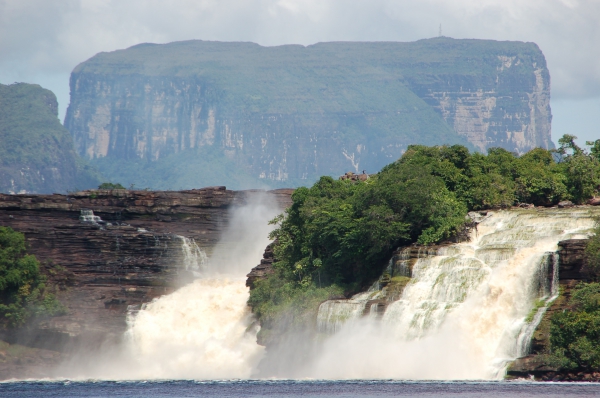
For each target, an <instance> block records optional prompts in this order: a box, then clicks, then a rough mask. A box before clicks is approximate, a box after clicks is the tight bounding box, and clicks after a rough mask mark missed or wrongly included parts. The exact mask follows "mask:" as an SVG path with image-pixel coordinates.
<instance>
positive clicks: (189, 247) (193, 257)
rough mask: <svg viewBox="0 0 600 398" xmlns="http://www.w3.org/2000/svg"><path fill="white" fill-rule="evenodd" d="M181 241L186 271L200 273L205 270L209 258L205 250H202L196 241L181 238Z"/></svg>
mask: <svg viewBox="0 0 600 398" xmlns="http://www.w3.org/2000/svg"><path fill="white" fill-rule="evenodd" d="M177 238H179V240H181V252H182V262H183V266H184V268H185V270H186V271H194V272H199V271H202V270H204V269H205V267H206V265H207V263H208V257H207V256H206V253H205V252H204V250H202V249H200V247H199V246H198V244H196V241H195V240H194V239H191V238H188V237H185V236H179V235H177Z"/></svg>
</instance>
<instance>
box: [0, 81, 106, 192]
mask: <svg viewBox="0 0 600 398" xmlns="http://www.w3.org/2000/svg"><path fill="white" fill-rule="evenodd" d="M57 116H58V103H57V101H56V96H55V95H54V94H53V93H52V92H51V91H50V90H46V89H43V88H42V87H40V86H38V85H36V84H26V83H16V84H12V85H3V84H0V142H1V145H0V191H1V192H6V193H26V192H28V193H52V192H67V191H68V190H74V189H77V188H79V189H85V188H91V187H93V186H95V185H98V178H99V177H98V175H97V173H95V172H94V171H93V170H92V169H91V168H90V167H89V166H87V165H86V164H85V163H84V162H82V161H81V159H80V158H79V157H78V155H77V154H76V153H75V151H74V147H73V139H72V137H71V136H70V135H69V132H68V131H67V130H66V129H65V128H64V127H63V126H62V125H61V124H60V121H59V120H58V117H57Z"/></svg>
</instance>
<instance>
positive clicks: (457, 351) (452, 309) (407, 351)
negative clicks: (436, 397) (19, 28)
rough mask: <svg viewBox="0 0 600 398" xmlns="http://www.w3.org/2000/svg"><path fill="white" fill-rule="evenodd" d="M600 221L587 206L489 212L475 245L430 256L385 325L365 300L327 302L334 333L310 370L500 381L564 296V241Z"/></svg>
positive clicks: (327, 327) (324, 319)
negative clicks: (367, 311) (367, 312)
mask: <svg viewBox="0 0 600 398" xmlns="http://www.w3.org/2000/svg"><path fill="white" fill-rule="evenodd" d="M599 215H600V209H595V208H588V207H581V208H574V209H569V210H563V209H561V210H559V209H527V210H510V211H498V212H490V214H489V216H488V217H486V218H484V219H482V220H481V222H480V223H479V224H478V226H477V229H476V230H474V231H472V236H471V240H470V241H469V242H464V243H458V244H453V245H450V246H447V247H443V248H441V249H438V250H436V251H431V250H424V253H423V254H424V255H423V256H421V255H420V257H421V258H419V259H418V260H417V261H416V263H415V264H414V266H413V268H412V279H411V281H410V283H408V285H407V286H406V288H405V289H404V291H403V292H402V294H401V296H400V298H399V299H398V300H396V301H393V302H391V303H389V304H388V306H387V309H386V311H385V313H384V314H383V317H382V318H381V320H380V321H376V318H374V317H362V316H357V315H356V314H358V313H361V314H362V312H360V311H359V310H358V309H356V308H355V307H356V306H359V305H360V303H361V301H360V300H358V298H360V297H363V296H360V295H357V296H355V297H353V298H352V300H349V301H343V300H342V301H330V302H326V303H323V304H322V305H321V307H320V308H319V314H318V319H319V328H320V330H322V331H326V332H328V333H333V335H332V336H331V337H329V338H328V339H327V340H326V341H325V342H324V343H323V348H322V352H321V354H320V356H319V358H317V359H316V360H315V362H314V363H313V364H311V368H310V369H309V370H307V373H308V374H309V375H310V376H311V377H321V378H323V377H324V378H348V377H360V378H371V377H374V378H388V377H389V378H416V379H423V378H426V379H495V378H501V377H502V376H503V375H504V371H505V367H506V363H507V362H509V361H511V360H514V359H515V358H517V357H520V356H523V355H526V354H527V352H528V350H529V342H530V340H531V336H532V334H533V332H534V331H535V328H536V327H537V324H538V323H539V321H540V320H541V318H542V316H543V313H544V311H545V309H546V308H547V306H548V305H549V304H550V303H551V302H552V300H554V298H555V297H556V295H557V293H558V287H557V286H558V283H557V281H558V267H557V260H556V257H557V256H555V255H554V254H553V253H554V252H555V251H556V250H557V243H558V242H559V241H561V240H565V239H572V238H583V237H586V236H588V235H589V234H590V233H591V230H592V228H593V226H594V223H595V217H597V216H599ZM405 268H406V267H405ZM549 275H551V276H550V277H549ZM369 294H370V295H372V296H374V295H376V294H377V292H370V293H369ZM364 301H365V302H366V300H364ZM363 308H364V305H363ZM327 323H329V324H327ZM367 341H368V343H367Z"/></svg>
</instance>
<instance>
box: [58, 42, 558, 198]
mask: <svg viewBox="0 0 600 398" xmlns="http://www.w3.org/2000/svg"><path fill="white" fill-rule="evenodd" d="M549 98H550V79H549V73H548V70H547V69H546V63H545V59H544V56H543V54H542V53H541V51H540V50H539V48H538V47H537V46H536V45H535V44H533V43H521V42H494V41H481V40H453V39H449V38H436V39H430V40H421V41H418V42H414V43H391V42H389V43H319V44H315V45H312V46H308V47H303V46H298V45H287V46H279V47H261V46H259V45H256V44H252V43H220V42H203V41H188V42H178V43H170V44H165V45H154V44H143V45H138V46H134V47H131V48H129V49H126V50H120V51H115V52H111V53H101V54H98V55H96V56H94V57H92V58H91V59H89V60H88V61H86V62H84V63H82V64H80V65H79V66H77V67H76V68H75V70H74V71H73V73H72V75H71V104H70V106H69V109H68V111H67V116H66V119H65V126H66V127H67V128H68V129H69V131H70V132H71V134H72V135H73V137H74V140H75V145H76V148H77V152H78V153H79V154H80V155H82V156H84V157H86V158H88V159H91V160H92V161H93V163H94V164H96V165H97V166H98V167H99V168H100V169H101V171H102V172H103V173H104V174H105V175H106V176H107V177H108V178H109V179H111V180H115V181H117V180H118V181H120V182H122V183H123V184H130V183H135V184H136V185H138V186H151V187H155V188H156V187H160V188H179V187H193V186H202V185H205V184H211V183H217V182H216V181H215V180H217V179H220V180H221V182H220V183H227V185H228V186H238V187H239V186H248V185H252V184H256V183H257V182H263V183H265V184H267V185H274V184H275V185H276V184H277V182H278V181H287V183H286V185H289V184H300V183H306V182H308V181H307V180H312V179H315V178H317V176H320V175H323V174H330V175H339V174H342V173H343V172H345V171H347V170H353V171H355V172H359V171H361V170H363V169H366V170H367V171H369V172H375V171H378V170H379V169H380V168H381V167H383V166H384V165H385V164H387V163H389V162H390V161H393V160H395V159H396V158H398V157H399V156H400V154H401V153H402V152H403V151H404V150H405V149H406V147H407V146H408V145H410V144H419V143H420V144H428V145H433V144H455V143H465V142H470V143H471V145H472V146H473V147H475V148H477V149H479V150H485V149H486V148H490V147H497V146H499V147H504V148H506V149H509V150H511V151H516V152H519V153H523V152H525V151H527V150H529V149H532V148H534V147H538V146H541V147H544V148H548V147H551V146H552V143H551V141H550V120H551V116H550V106H549ZM174 169H176V170H177V171H178V172H177V173H172V171H173V170H174ZM231 170H235V172H231Z"/></svg>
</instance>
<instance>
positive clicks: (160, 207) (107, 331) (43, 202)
mask: <svg viewBox="0 0 600 398" xmlns="http://www.w3.org/2000/svg"><path fill="white" fill-rule="evenodd" d="M290 193H291V192H290V191H289V190H278V191H270V192H268V193H267V196H269V197H271V198H272V199H273V203H274V205H277V206H279V207H281V208H284V207H285V206H286V205H287V204H288V202H289V196H290ZM261 194H262V193H261V192H260V191H239V192H236V191H231V190H227V189H225V187H213V188H205V189H200V190H192V191H181V192H152V191H127V190H93V191H82V192H77V193H73V194H69V195H58V194H55V195H0V225H3V226H10V227H12V228H13V229H15V230H17V231H19V232H22V233H24V235H25V238H26V242H27V245H28V251H29V253H31V254H34V255H35V256H36V257H37V258H38V260H39V261H40V263H41V265H42V268H43V272H44V274H45V275H47V277H48V280H49V282H48V284H49V285H50V286H53V287H55V289H56V290H57V291H56V295H57V298H58V299H59V300H60V302H61V303H62V304H63V305H65V306H66V308H67V313H66V314H65V315H62V316H57V317H52V318H48V319H45V320H42V321H40V322H36V323H34V324H32V325H30V327H29V328H25V329H19V330H16V331H13V332H10V331H8V332H5V333H4V336H3V339H4V340H8V341H10V342H13V343H23V344H26V345H28V346H30V347H37V348H50V349H52V350H57V349H74V348H76V347H77V346H78V345H79V344H85V345H88V346H94V344H99V343H101V342H103V341H106V340H107V339H118V338H119V337H120V336H121V335H122V333H123V332H124V330H125V327H126V323H125V316H126V314H127V311H128V310H129V311H132V310H133V311H134V310H136V309H139V306H140V305H141V304H142V303H146V302H149V301H151V300H152V299H153V298H155V297H158V296H161V295H164V294H166V293H169V292H172V291H173V290H174V289H176V288H178V287H180V286H181V285H182V284H185V283H188V282H190V281H191V280H193V279H194V276H193V273H194V272H197V271H199V268H201V267H202V261H203V255H202V252H206V253H208V254H210V252H211V251H212V250H213V249H214V248H215V245H216V244H217V242H218V241H219V239H220V238H221V233H222V231H223V229H224V228H225V227H226V226H227V224H228V222H229V218H230V212H229V209H230V208H232V206H237V205H242V204H244V203H246V202H247V201H248V200H249V199H250V198H252V197H253V196H254V195H261ZM90 211H91V212H92V213H90ZM92 214H93V216H96V217H98V216H99V217H100V220H98V219H93V218H91V217H92ZM82 215H83V218H82ZM86 217H87V218H86ZM86 220H87V221H86ZM222 243H223V244H229V243H231V242H222ZM186 250H187V251H188V252H190V253H191V255H190V253H188V254H187V255H186V253H185V251H186ZM184 257H185V258H187V259H188V263H186V262H185V261H183V259H184ZM190 258H191V261H189V259H190Z"/></svg>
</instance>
